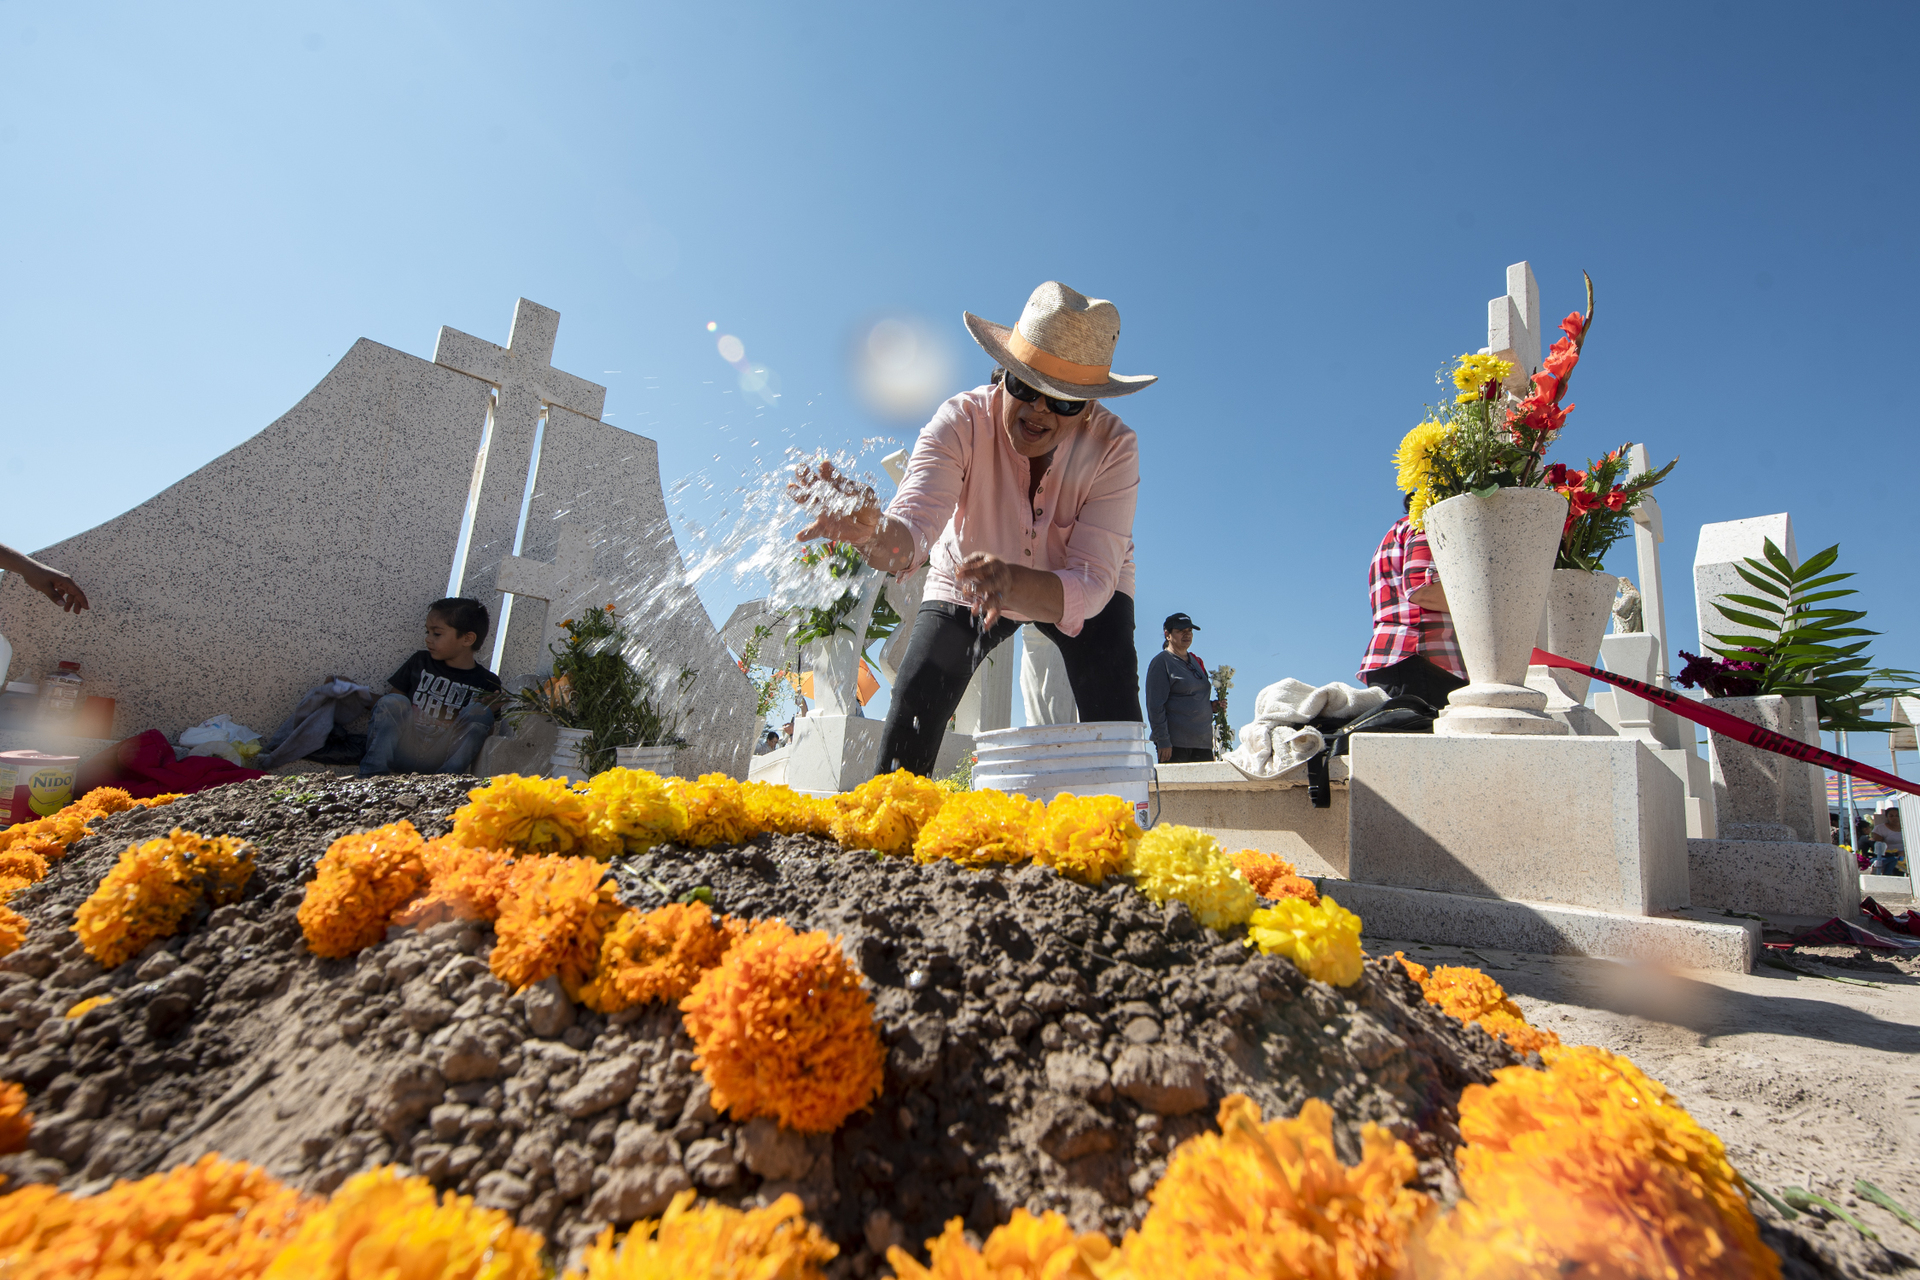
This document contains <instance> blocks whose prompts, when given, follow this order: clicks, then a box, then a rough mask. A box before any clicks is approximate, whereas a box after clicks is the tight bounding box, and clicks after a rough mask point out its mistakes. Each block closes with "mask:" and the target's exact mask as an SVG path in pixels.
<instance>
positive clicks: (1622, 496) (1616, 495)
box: [1607, 489, 1627, 511]
mask: <svg viewBox="0 0 1920 1280" xmlns="http://www.w3.org/2000/svg"><path fill="white" fill-rule="evenodd" d="M1626 505H1627V494H1626V491H1625V490H1624V489H1615V490H1614V491H1613V492H1612V493H1610V494H1608V495H1607V510H1609V511H1621V510H1624V509H1625V508H1626Z"/></svg>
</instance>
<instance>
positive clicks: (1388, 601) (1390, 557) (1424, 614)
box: [1360, 495, 1467, 708]
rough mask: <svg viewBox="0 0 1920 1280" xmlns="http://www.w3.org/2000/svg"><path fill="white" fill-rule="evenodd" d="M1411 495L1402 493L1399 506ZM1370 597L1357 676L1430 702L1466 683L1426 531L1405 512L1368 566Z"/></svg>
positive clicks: (1396, 693) (1394, 693) (1433, 703)
mask: <svg viewBox="0 0 1920 1280" xmlns="http://www.w3.org/2000/svg"><path fill="white" fill-rule="evenodd" d="M1412 501H1413V499H1412V497H1411V495H1409V496H1407V497H1406V498H1405V499H1404V500H1403V501H1402V503H1401V507H1402V509H1403V510H1404V509H1406V508H1408V507H1409V506H1410V504H1411V503H1412ZM1367 587H1368V590H1369V592H1370V594H1371V595H1372V597H1373V640H1372V642H1371V643H1369V644H1368V645H1367V656H1366V658H1365V659H1364V660H1363V661H1362V662H1361V663H1360V679H1361V682H1362V683H1364V684H1368V685H1371V686H1373V687H1374V688H1378V689H1385V690H1386V691H1387V693H1388V695H1389V696H1390V697H1395V698H1398V697H1404V696H1409V695H1410V696H1413V697H1416V698H1421V699H1423V700H1424V701H1426V703H1427V704H1428V705H1429V706H1432V707H1435V708H1438V707H1442V706H1445V705H1446V701H1447V695H1448V694H1450V693H1452V692H1453V691H1454V690H1455V689H1458V688H1461V687H1463V686H1464V685H1465V684H1466V683H1467V680H1466V675H1467V668H1466V664H1464V663H1463V662H1461V661H1460V644H1459V642H1458V641H1457V640H1455V639H1454V635H1453V620H1452V619H1451V618H1450V617H1448V615H1447V593H1446V591H1445V590H1444V589H1442V587H1441V585H1440V574H1439V572H1438V571H1437V570H1436V569H1435V568H1434V567H1433V553H1432V552H1431V551H1429V550H1428V549H1427V535H1426V534H1424V533H1422V532H1421V531H1420V530H1418V529H1416V528H1414V527H1413V523H1412V522H1411V521H1410V520H1408V519H1407V517H1406V516H1404V515H1403V516H1401V517H1400V518H1399V519H1398V520H1396V521H1394V522H1393V528H1391V529H1389V530H1387V536H1386V537H1384V538H1382V539H1381V540H1380V549H1379V550H1378V551H1376V552H1374V553H1373V565H1372V567H1371V568H1370V569H1368V570H1367Z"/></svg>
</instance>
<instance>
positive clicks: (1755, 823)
mask: <svg viewBox="0 0 1920 1280" xmlns="http://www.w3.org/2000/svg"><path fill="white" fill-rule="evenodd" d="M1707 705H1708V706H1710V707H1712V708H1713V709H1714V710H1715V711H1724V712H1726V713H1727V714H1728V715H1731V716H1737V717H1739V718H1740V719H1742V720H1745V721H1748V722H1749V723H1752V724H1757V725H1759V726H1760V727H1762V728H1764V729H1771V730H1773V731H1774V732H1775V733H1778V734H1782V735H1784V736H1785V737H1789V738H1793V739H1795V740H1796V741H1799V742H1805V743H1808V744H1810V745H1813V746H1819V745H1820V716H1819V711H1818V708H1817V707H1816V706H1815V704H1814V701H1813V699H1812V698H1809V697H1798V698H1785V697H1782V696H1780V695H1779V694H1777V693H1769V694H1763V695H1761V696H1759V697H1753V698H1713V699H1710V700H1709V701H1708V703H1707ZM1707 741H1708V749H1707V750H1708V759H1709V761H1710V763H1711V764H1712V767H1713V801H1714V810H1715V814H1716V816H1717V818H1718V821H1719V827H1720V838H1721V839H1722V840H1794V841H1800V842H1802V843H1807V844H1826V843H1828V842H1829V841H1831V840H1832V838H1833V833H1832V827H1831V826H1830V824H1829V822H1828V818H1827V814H1828V809H1827V778H1826V773H1825V771H1823V770H1822V769H1820V768H1818V767H1817V766H1815V765H1811V764H1808V763H1807V762H1806V761H1804V760H1795V759H1794V758H1793V757H1792V756H1783V755H1781V754H1779V753H1778V752H1775V751H1763V750H1761V749H1760V748H1759V747H1750V746H1748V745H1747V744H1745V743H1744V742H1736V741H1734V740H1733V739H1732V738H1729V737H1727V736H1726V735H1724V734H1719V733H1710V734H1708V735H1707Z"/></svg>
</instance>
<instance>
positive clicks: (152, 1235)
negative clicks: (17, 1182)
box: [0, 1155, 319, 1280]
mask: <svg viewBox="0 0 1920 1280" xmlns="http://www.w3.org/2000/svg"><path fill="white" fill-rule="evenodd" d="M318 1207H319V1201H317V1200H312V1199H309V1198H307V1197H305V1196H303V1195H301V1194H300V1193H299V1192H297V1191H295V1190H293V1189H292V1188H291V1187H287V1186H283V1185H281V1184H280V1183H279V1182H278V1181H276V1180H275V1179H274V1178H273V1177H271V1176H269V1175H268V1173H267V1172H266V1170H264V1169H260V1168H256V1167H255V1166H253V1165H249V1164H242V1163H240V1162H239V1161H229V1160H223V1159H221V1158H220V1157H219V1156H216V1155H206V1156H202V1157H201V1158H200V1159H199V1160H198V1161H196V1162H195V1163H193V1164H188V1165H181V1166H179V1167H178V1168H175V1169H171V1170H169V1171H167V1172H166V1173H158V1174H154V1175H153V1176H152V1177H148V1178H142V1179H140V1180H139V1181H138V1182H117V1183H115V1184H114V1185H113V1187H112V1188H110V1189H109V1190H106V1191H103V1192H101V1193H100V1194H99V1195H95V1196H88V1197H86V1198H85V1199H73V1198H70V1197H68V1196H64V1195H61V1194H60V1193H59V1192H58V1191H56V1190H55V1189H54V1188H52V1187H49V1186H29V1187H23V1188H21V1189H20V1190H18V1191H15V1192H13V1193H12V1194H11V1195H6V1196H0V1274H3V1275H5V1276H6V1277H7V1280H79V1278H82V1277H88V1278H93V1277H97V1278H99V1280H107V1278H108V1277H111V1278H112V1280H250V1278H251V1277H255V1276H259V1275H260V1274H261V1272H262V1271H263V1270H265V1268H266V1267H267V1265H268V1264H269V1263H270V1262H271V1261H272V1260H273V1259H274V1257H275V1256H276V1255H278V1254H280V1253H281V1251H282V1250H284V1249H285V1248H286V1246H287V1242H288V1240H289V1239H291V1238H292V1237H293V1235H294V1233H295V1232H296V1231H297V1230H298V1229H299V1227H300V1224H301V1222H302V1221H303V1220H304V1219H305V1218H306V1217H307V1215H308V1214H310V1213H313V1212H314V1211H315V1210H316V1209H317V1208H318Z"/></svg>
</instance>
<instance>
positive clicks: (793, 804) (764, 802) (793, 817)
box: [740, 782, 837, 836]
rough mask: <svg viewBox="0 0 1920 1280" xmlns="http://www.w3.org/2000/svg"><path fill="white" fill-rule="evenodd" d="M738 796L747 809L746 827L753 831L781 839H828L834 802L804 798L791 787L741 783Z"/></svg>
mask: <svg viewBox="0 0 1920 1280" xmlns="http://www.w3.org/2000/svg"><path fill="white" fill-rule="evenodd" d="M740 795H741V799H742V801H743V802H744V803H745V805H746V807H747V824H748V825H749V826H750V827H751V828H752V829H753V830H756V831H772V832H776V833H778V834H780V835H783V836H830V835H832V834H833V816H834V814H835V812H837V811H836V810H835V809H834V807H833V801H831V800H824V799H821V798H819V797H817V796H803V795H801V794H800V793H799V792H798V791H795V790H794V789H793V788H792V787H783V786H777V785H775V784H774V783H771V782H744V783H742V784H741V785H740Z"/></svg>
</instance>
